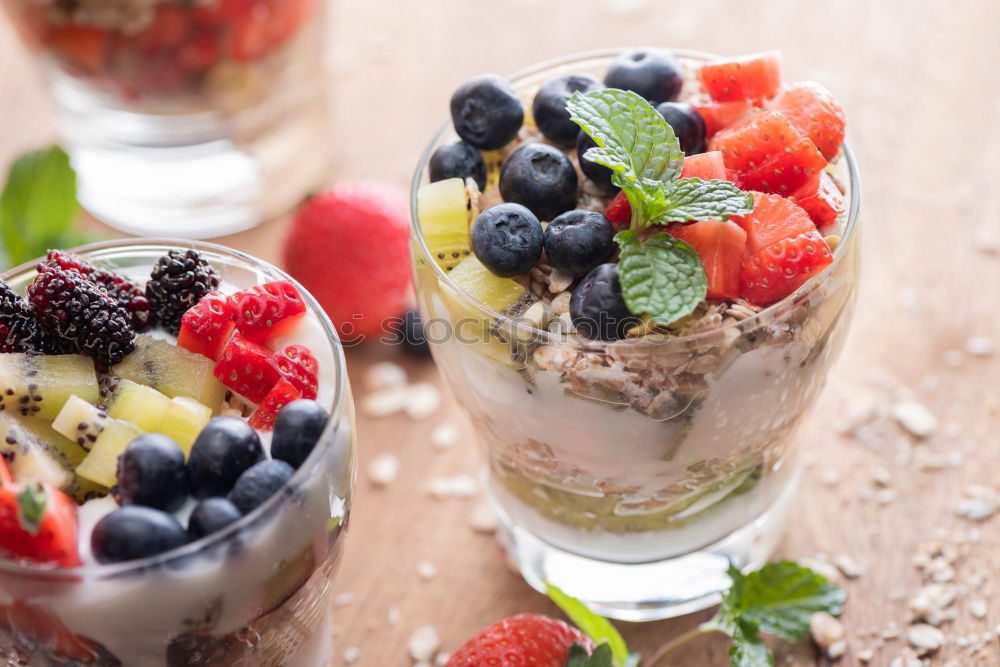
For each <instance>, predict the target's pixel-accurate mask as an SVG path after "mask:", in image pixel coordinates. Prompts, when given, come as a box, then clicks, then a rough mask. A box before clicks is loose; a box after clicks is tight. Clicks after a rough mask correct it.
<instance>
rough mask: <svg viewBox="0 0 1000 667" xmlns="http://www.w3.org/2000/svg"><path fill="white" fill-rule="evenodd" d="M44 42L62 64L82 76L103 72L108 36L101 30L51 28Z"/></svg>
mask: <svg viewBox="0 0 1000 667" xmlns="http://www.w3.org/2000/svg"><path fill="white" fill-rule="evenodd" d="M46 40H47V42H48V44H49V46H50V47H51V48H52V51H53V53H55V54H56V55H57V56H58V57H59V58H60V59H61V60H62V61H63V63H64V64H65V65H66V66H67V67H69V68H70V69H75V70H78V71H79V72H82V73H84V74H98V73H100V72H102V71H104V66H105V63H106V62H107V59H108V47H109V43H110V35H109V34H108V31H107V30H104V29H102V28H91V27H88V26H79V25H64V26H59V27H55V28H52V29H51V30H50V31H49V33H48V35H47V36H46Z"/></svg>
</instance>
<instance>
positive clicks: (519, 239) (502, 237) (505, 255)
mask: <svg viewBox="0 0 1000 667" xmlns="http://www.w3.org/2000/svg"><path fill="white" fill-rule="evenodd" d="M544 238H545V237H544V233H543V232H542V223H540V222H538V218H536V217H535V214H534V213H532V212H531V211H529V210H528V209H526V208H525V207H524V206H521V205H520V204H497V205H496V206H490V207H489V208H488V209H486V210H485V211H483V212H482V213H480V214H479V217H477V218H476V221H475V222H474V223H472V252H474V253H476V258H477V259H478V260H479V261H480V262H482V263H483V266H485V267H486V268H487V269H489V270H490V271H491V272H492V273H494V274H496V275H498V276H502V277H504V278H510V277H512V276H516V275H517V274H519V273H523V272H525V271H527V270H528V269H530V268H531V267H532V266H534V265H535V263H536V262H537V261H538V260H539V259H540V258H541V256H542V244H543V243H544Z"/></svg>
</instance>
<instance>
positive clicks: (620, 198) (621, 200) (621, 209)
mask: <svg viewBox="0 0 1000 667" xmlns="http://www.w3.org/2000/svg"><path fill="white" fill-rule="evenodd" d="M604 215H606V216H607V217H608V220H610V221H611V226H612V227H614V228H615V231H619V232H620V231H621V230H623V229H628V227H629V225H630V224H631V223H632V205H631V204H629V203H628V197H627V196H625V193H624V192H619V193H618V194H617V195H615V198H614V199H612V200H611V203H610V204H608V208H607V209H605V211H604Z"/></svg>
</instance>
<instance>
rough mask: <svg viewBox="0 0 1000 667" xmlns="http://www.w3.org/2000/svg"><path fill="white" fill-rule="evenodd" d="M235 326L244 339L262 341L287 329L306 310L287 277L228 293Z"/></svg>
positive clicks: (297, 292)
mask: <svg viewBox="0 0 1000 667" xmlns="http://www.w3.org/2000/svg"><path fill="white" fill-rule="evenodd" d="M229 304H230V308H231V310H232V313H233V317H234V318H235V320H236V328H237V329H239V331H240V333H241V334H243V336H244V337H245V338H246V339H247V340H251V341H253V342H255V343H265V342H267V341H268V340H270V339H271V338H274V337H275V336H278V335H280V334H282V333H284V332H286V331H287V330H288V328H289V327H291V326H292V325H294V324H295V322H296V321H298V319H299V318H300V317H302V315H304V314H305V312H306V304H305V302H304V301H303V300H302V295H300V294H299V291H298V290H297V289H295V285H293V284H292V282H291V281H290V280H277V281H275V282H272V283H265V284H263V285H254V286H253V287H251V288H249V289H245V290H242V291H240V292H236V293H235V294H231V295H230V296H229Z"/></svg>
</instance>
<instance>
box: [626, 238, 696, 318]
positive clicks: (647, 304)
mask: <svg viewBox="0 0 1000 667" xmlns="http://www.w3.org/2000/svg"><path fill="white" fill-rule="evenodd" d="M615 241H616V242H617V243H618V245H619V246H620V247H621V254H620V256H619V258H618V279H619V281H620V282H621V286H622V296H623V297H624V299H625V305H626V306H628V309H629V310H630V311H632V312H633V313H635V314H636V315H641V314H643V313H646V314H648V315H649V316H650V317H651V318H652V319H653V321H654V322H656V323H657V324H662V325H669V324H672V323H673V322H676V321H677V320H679V319H681V318H682V317H685V316H687V315H690V314H691V313H692V312H693V311H694V309H695V308H697V307H698V304H699V303H701V302H702V301H703V300H704V299H705V294H707V292H708V278H707V277H706V276H705V267H704V266H702V263H701V260H700V259H699V258H698V253H696V252H695V250H694V248H692V247H691V246H689V245H688V244H687V243H684V242H683V241H681V240H679V239H675V238H673V237H672V236H670V235H668V234H666V233H665V232H658V233H657V234H656V235H654V236H653V237H651V238H650V239H648V240H647V241H645V242H644V243H640V242H639V237H638V235H637V234H636V232H634V231H632V230H626V231H624V232H619V233H618V234H617V235H616V236H615Z"/></svg>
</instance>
